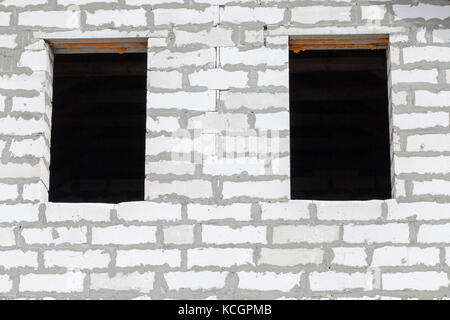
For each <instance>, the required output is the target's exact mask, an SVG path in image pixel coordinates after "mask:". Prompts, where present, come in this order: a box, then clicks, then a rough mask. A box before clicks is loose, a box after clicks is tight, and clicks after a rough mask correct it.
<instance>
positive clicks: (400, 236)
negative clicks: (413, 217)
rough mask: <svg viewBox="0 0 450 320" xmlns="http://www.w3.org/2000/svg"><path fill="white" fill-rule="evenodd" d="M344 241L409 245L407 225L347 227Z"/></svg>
mask: <svg viewBox="0 0 450 320" xmlns="http://www.w3.org/2000/svg"><path fill="white" fill-rule="evenodd" d="M344 241H345V242H348V243H383V242H393V243H408V242H409V227H408V225H407V224H401V223H390V224H383V225H345V226H344Z"/></svg>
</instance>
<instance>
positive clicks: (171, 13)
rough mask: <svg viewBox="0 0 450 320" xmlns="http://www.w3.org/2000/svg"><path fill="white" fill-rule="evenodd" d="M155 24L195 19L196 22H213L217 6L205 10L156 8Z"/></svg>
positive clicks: (189, 21) (178, 22) (176, 22)
mask: <svg viewBox="0 0 450 320" xmlns="http://www.w3.org/2000/svg"><path fill="white" fill-rule="evenodd" d="M153 14H154V21H155V25H156V26H159V25H170V24H175V25H184V24H190V23H192V22H193V21H195V23H196V24H202V23H211V24H212V23H213V22H214V21H215V16H216V14H217V7H214V6H212V7H207V8H205V9H204V10H195V9H184V8H178V9H154V10H153Z"/></svg>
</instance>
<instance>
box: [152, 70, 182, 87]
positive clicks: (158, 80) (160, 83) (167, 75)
mask: <svg viewBox="0 0 450 320" xmlns="http://www.w3.org/2000/svg"><path fill="white" fill-rule="evenodd" d="M147 78H148V86H149V87H155V88H163V89H181V87H182V78H183V74H182V73H180V72H178V71H149V72H148V73H147Z"/></svg>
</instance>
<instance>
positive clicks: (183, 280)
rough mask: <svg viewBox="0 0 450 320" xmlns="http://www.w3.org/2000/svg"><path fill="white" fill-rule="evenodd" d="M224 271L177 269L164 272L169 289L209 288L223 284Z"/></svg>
mask: <svg viewBox="0 0 450 320" xmlns="http://www.w3.org/2000/svg"><path fill="white" fill-rule="evenodd" d="M226 276H227V273H226V272H215V271H200V272H195V271H187V272H182V271H177V272H167V273H165V274H164V279H165V280H166V283H167V286H168V288H169V290H180V289H191V290H209V289H220V288H223V287H224V286H225V278H226Z"/></svg>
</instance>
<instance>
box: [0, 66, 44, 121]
mask: <svg viewBox="0 0 450 320" xmlns="http://www.w3.org/2000/svg"><path fill="white" fill-rule="evenodd" d="M45 80H46V78H45V73H44V72H34V73H32V74H31V75H26V74H13V75H2V76H0V85H1V87H2V88H3V89H10V90H20V89H23V90H38V91H42V90H43V89H44V83H45ZM27 121H29V122H30V120H27Z"/></svg>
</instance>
